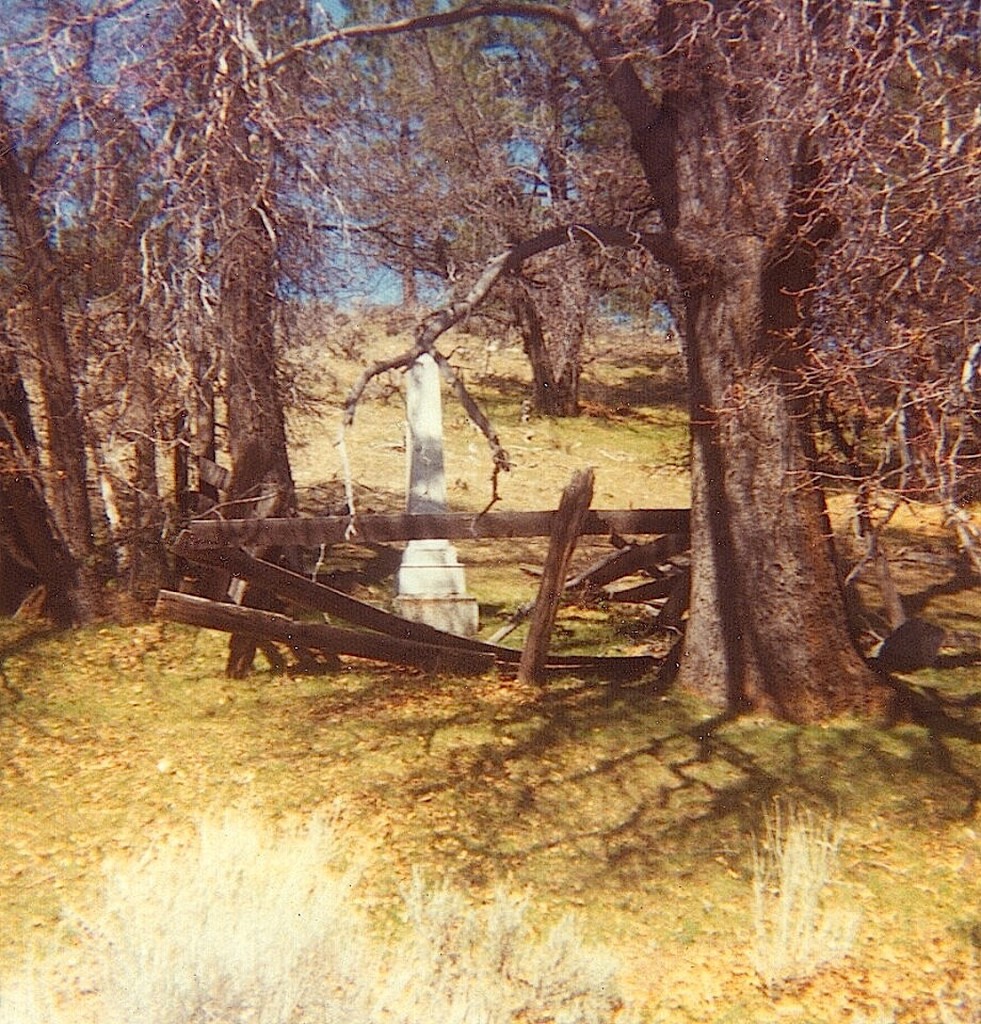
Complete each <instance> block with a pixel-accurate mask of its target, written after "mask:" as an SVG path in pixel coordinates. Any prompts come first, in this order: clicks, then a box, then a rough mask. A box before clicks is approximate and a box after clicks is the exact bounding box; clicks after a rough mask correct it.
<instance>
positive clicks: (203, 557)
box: [177, 538, 652, 676]
mask: <svg viewBox="0 0 981 1024" xmlns="http://www.w3.org/2000/svg"><path fill="white" fill-rule="evenodd" d="M185 546H186V541H182V540H181V538H178V543H177V549H178V554H180V555H182V556H184V557H187V558H189V559H190V560H193V561H196V562H199V563H200V564H202V565H210V566H214V567H216V568H221V569H223V570H225V571H226V572H230V573H232V574H233V575H235V576H239V577H241V578H243V579H247V580H248V581H249V582H250V583H252V584H254V585H255V586H257V587H261V588H262V589H264V590H268V591H270V592H271V593H273V594H276V595H277V596H278V597H281V598H284V599H285V600H286V601H289V602H291V603H293V604H296V605H299V606H300V607H302V608H309V609H311V610H312V611H319V612H325V613H327V614H328V615H333V616H335V617H337V618H339V619H343V620H344V621H346V622H351V623H355V624H356V625H358V626H362V627H364V628H366V629H372V630H377V631H378V632H379V633H384V634H385V635H386V636H391V637H394V638H396V639H399V640H412V641H415V642H417V643H426V644H431V645H434V646H438V647H453V648H455V649H458V650H461V651H472V652H475V653H477V654H484V655H492V656H493V657H494V660H495V661H496V662H497V663H498V664H500V665H505V666H506V665H517V664H518V662H519V661H520V660H521V651H518V650H514V649H513V648H510V647H501V646H499V645H498V644H495V643H487V642H484V641H480V640H473V639H471V638H469V637H462V636H456V635H455V634H453V633H444V632H443V631H442V630H439V629H434V628H433V627H432V626H427V625H425V624H424V623H420V622H409V621H408V620H407V619H403V618H401V616H398V615H392V614H391V613H390V612H386V611H384V610H383V609H381V608H376V607H375V606H374V605H370V604H367V603H365V602H364V601H358V600H357V599H356V598H353V597H351V596H350V595H349V594H344V593H342V592H341V591H339V590H335V589H334V588H333V587H328V586H326V585H324V584H323V583H316V582H314V581H313V580H310V579H307V578H306V577H305V576H300V575H298V574H297V573H294V572H290V571H289V570H288V569H283V568H282V567H281V566H278V565H273V564H272V563H271V562H266V561H263V560H262V559H259V558H255V557H253V556H252V555H249V554H247V553H246V552H245V551H241V550H239V549H237V548H195V547H193V546H191V547H190V548H189V549H188V551H189V553H188V554H186V555H185ZM192 625H193V623H192ZM549 667H550V668H552V669H554V670H556V671H558V670H560V669H562V668H568V669H569V671H588V670H590V668H594V669H596V670H600V669H602V670H604V671H609V672H610V673H611V674H612V675H616V676H623V675H639V674H642V673H643V672H644V671H647V670H648V669H649V668H651V667H652V662H651V661H650V659H646V658H643V657H633V656H626V657H617V656H612V657H602V656H597V657H591V656H588V655H577V654H566V655H555V654H553V655H550V656H549Z"/></svg>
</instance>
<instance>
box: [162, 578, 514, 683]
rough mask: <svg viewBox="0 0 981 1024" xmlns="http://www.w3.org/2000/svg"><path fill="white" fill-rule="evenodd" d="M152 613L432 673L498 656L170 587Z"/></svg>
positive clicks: (467, 670)
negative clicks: (301, 617)
mask: <svg viewBox="0 0 981 1024" xmlns="http://www.w3.org/2000/svg"><path fill="white" fill-rule="evenodd" d="M154 614H155V615H156V616H157V617H158V618H161V619H167V620H169V621H171V622H182V623H184V624H185V625H189V626H200V627H202V628H205V629H217V630H221V631H223V632H226V633H233V634H245V635H248V636H252V637H255V638H256V639H258V640H271V641H275V642H277V643H283V644H287V645H288V646H290V647H294V648H308V649H310V650H317V651H329V652H330V653H332V654H345V655H350V656H351V657H355V658H366V659H368V660H370V661H383V662H388V663H390V664H394V665H405V666H411V667H413V668H421V669H425V670H426V671H428V672H453V673H455V674H458V675H479V674H480V673H482V672H486V671H487V670H488V669H490V668H492V667H493V665H494V656H493V655H492V654H484V653H482V652H480V651H472V650H460V649H459V648H455V647H441V646H437V645H435V644H420V643H416V642H414V641H412V640H399V639H396V638H395V637H388V636H383V635H381V634H379V633H365V632H361V631H360V630H352V629H342V628H340V627H338V626H328V625H327V624H325V623H320V622H296V621H295V620H293V619H290V618H288V617H287V616H285V615H280V614H278V613H277V612H264V611H259V610H257V609H255V608H246V607H243V606H241V605H235V604H227V603H225V602H222V601H209V600H208V599H207V598H204V597H193V596H192V595H190V594H178V593H175V592H174V591H171V590H162V591H160V593H159V595H158V596H157V604H156V608H155V609H154Z"/></svg>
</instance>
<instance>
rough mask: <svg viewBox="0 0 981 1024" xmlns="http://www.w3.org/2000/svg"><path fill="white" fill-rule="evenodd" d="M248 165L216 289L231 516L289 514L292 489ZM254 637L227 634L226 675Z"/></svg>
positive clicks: (269, 247) (243, 593) (270, 262)
mask: <svg viewBox="0 0 981 1024" xmlns="http://www.w3.org/2000/svg"><path fill="white" fill-rule="evenodd" d="M252 177H253V176H252V174H251V172H250V169H249V167H248V166H247V165H244V164H240V165H239V166H237V167H236V168H235V173H234V177H233V181H234V182H235V192H234V196H235V198H234V199H233V200H232V202H231V203H230V204H229V205H230V212H231V213H232V214H233V215H235V214H237V216H235V217H234V219H233V220H232V221H231V223H232V225H234V226H235V227H237V229H238V230H237V231H236V232H235V237H234V238H233V240H232V241H231V242H230V243H229V246H228V250H227V251H226V254H225V256H226V260H227V263H226V265H225V267H224V268H223V273H222V287H221V323H222V330H223V332H224V338H223V355H224V358H225V401H226V407H227V412H228V440H229V451H230V454H231V460H232V483H231V485H230V488H229V493H230V495H231V497H232V498H233V500H234V501H235V502H236V505H235V506H234V511H233V512H232V515H234V516H235V517H236V518H249V517H252V516H254V517H256V518H265V517H268V516H286V515H290V514H292V513H294V512H295V511H296V494H295V489H294V485H293V475H292V471H291V469H290V462H289V454H288V451H287V445H286V421H285V414H284V409H283V397H282V391H281V386H280V376H279V370H278V365H277V359H276V336H275V328H274V307H275V289H276V277H275V268H276V251H275V245H274V242H273V239H272V238H271V236H270V232H269V230H268V229H267V222H264V221H263V218H262V216H261V215H260V212H259V207H260V204H261V199H259V200H258V201H256V202H253V201H252V200H251V197H250V191H249V184H250V182H251V181H252ZM249 552H250V554H253V555H255V556H257V557H260V558H265V559H267V560H269V561H277V560H278V558H279V556H280V553H279V552H276V551H274V550H271V549H269V548H265V547H253V548H251V549H249ZM234 596H235V597H236V598H237V600H238V602H239V603H244V604H255V603H256V602H258V603H259V604H268V595H261V594H255V593H253V594H251V595H250V594H249V593H248V591H247V588H245V587H242V588H241V589H240V592H238V593H236V594H235V595H234ZM255 652H256V641H255V639H254V638H253V637H250V636H244V635H242V636H240V635H233V636H232V638H231V641H230V644H229V656H228V662H227V665H226V672H227V673H228V674H229V675H230V676H233V677H241V676H244V675H246V674H247V673H248V672H249V670H250V669H251V667H252V662H253V658H254V656H255Z"/></svg>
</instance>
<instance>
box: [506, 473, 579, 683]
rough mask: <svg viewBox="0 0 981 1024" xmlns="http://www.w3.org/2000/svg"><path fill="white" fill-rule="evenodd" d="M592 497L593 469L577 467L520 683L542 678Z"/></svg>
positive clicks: (558, 517) (560, 513) (559, 516)
mask: <svg viewBox="0 0 981 1024" xmlns="http://www.w3.org/2000/svg"><path fill="white" fill-rule="evenodd" d="M592 500H593V471H592V469H583V470H578V471H577V472H575V473H574V474H573V476H572V480H571V481H570V482H569V484H568V486H567V487H566V489H565V490H564V491H563V492H562V500H561V501H560V502H559V507H558V510H557V512H556V513H555V522H554V525H553V527H552V536H551V539H550V540H549V543H548V554H547V555H546V556H545V569H544V572H543V573H542V582H541V586H540V587H539V589H538V597H537V599H536V600H535V610H534V611H533V612H532V616H531V624H530V626H529V627H528V638H527V639H526V640H525V646H524V649H523V650H522V652H521V663H520V664H519V666H518V679H519V680H520V681H521V682H523V683H536V684H537V683H541V682H542V681H543V680H544V677H545V672H544V668H545V660H546V657H547V655H548V645H549V641H550V640H551V637H552V627H553V626H554V625H555V615H556V613H557V612H558V610H559V599H560V598H561V596H562V591H563V588H564V586H565V574H566V570H567V569H568V567H569V559H570V558H571V557H572V552H573V551H575V548H576V542H577V541H578V539H579V534H580V533H581V532H582V527H583V522H584V520H585V518H586V513H587V512H588V511H589V504H590V502H591V501H592Z"/></svg>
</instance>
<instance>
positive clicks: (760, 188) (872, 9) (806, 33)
mask: <svg viewBox="0 0 981 1024" xmlns="http://www.w3.org/2000/svg"><path fill="white" fill-rule="evenodd" d="M962 7H963V5H960V4H957V3H953V2H951V3H946V4H945V3H937V4H931V5H919V4H916V3H914V2H912V0H911V2H909V3H897V4H894V5H889V6H888V7H885V6H879V5H842V6H841V7H836V6H835V5H829V4H826V3H810V2H805V3H803V4H799V3H791V2H788V0H755V2H753V3H748V4H738V5H736V4H731V3H728V2H722V0H718V2H716V3H711V4H708V3H707V4H690V3H680V2H670V0H669V2H665V3H662V4H658V5H656V6H649V5H647V4H639V3H638V4H634V3H626V4H623V5H616V6H610V5H606V4H603V5H600V4H586V3H583V4H581V5H572V6H566V5H557V4H550V3H526V2H506V0H499V2H496V0H489V2H481V0H475V2H471V3H468V4H465V5H463V6H462V7H460V8H457V9H454V10H450V11H446V12H441V13H438V14H434V15H430V16H425V17H420V18H410V19H403V20H402V21H393V22H389V23H388V24H385V25H375V26H359V27H352V28H349V29H345V30H343V31H342V32H331V33H328V34H326V35H324V36H322V37H319V38H313V39H310V40H308V41H307V42H305V43H304V44H302V47H301V48H302V49H311V48H319V47H322V46H325V45H328V44H330V43H332V42H335V41H336V40H337V39H338V38H345V39H347V40H349V41H351V40H356V39H359V38H373V37H382V36H386V35H391V34H396V33H400V32H404V31H410V30H418V29H433V28H438V27H449V26H453V25H457V24H460V23H461V22H463V21H466V20H470V19H472V18H477V17H492V16H499V17H500V16H509V17H517V18H526V19H527V18H531V19H546V20H548V21H550V22H552V23H554V24H556V25H561V26H563V27H564V28H565V29H566V30H568V31H569V32H570V33H572V34H573V35H574V36H575V37H576V38H578V39H579V40H580V41H581V43H582V45H583V46H584V47H585V48H586V50H587V51H588V52H589V54H590V55H591V57H592V59H593V61H594V64H595V67H596V69H597V73H598V75H599V76H600V77H601V79H602V80H603V82H604V83H605V85H606V88H607V90H608V92H609V96H610V98H611V100H612V102H613V103H614V104H615V106H616V109H617V110H618V111H619V113H620V116H621V118H622V120H623V123H624V125H625V128H626V130H627V131H628V133H629V136H630V144H631V147H632V149H633V152H634V154H635V156H636V158H637V160H638V161H639V164H640V166H641V168H642V170H643V173H644V176H645V178H646V181H647V185H648V188H649V193H650V197H651V201H652V203H653V205H654V207H655V208H656V210H657V213H658V216H659V231H660V234H661V235H662V236H663V244H662V245H661V246H660V248H661V249H662V250H663V253H670V254H672V255H670V256H665V255H663V254H662V258H664V259H666V260H667V261H668V262H669V263H670V266H671V268H672V270H673V271H674V273H675V275H676V277H677V281H678V290H679V293H680V294H681V295H682V296H683V304H682V307H681V308H680V309H679V310H678V311H677V313H678V319H679V320H680V322H681V324H682V328H683V332H684V341H685V348H686V354H687V361H688V374H689V388H690V394H691V414H692V415H691V420H692V473H693V492H692V541H693V566H692V593H691V613H690V620H689V623H688V628H687V632H686V637H685V642H684V649H683V652H682V655H681V660H680V678H681V680H682V682H683V683H684V684H685V685H687V686H688V687H690V688H691V689H693V690H695V691H696V692H698V693H701V694H702V695H704V696H705V697H707V698H708V699H709V700H711V701H712V702H714V703H715V704H716V705H717V706H719V707H720V708H725V709H729V710H739V709H745V708H756V709H765V710H768V711H771V712H773V713H775V714H777V715H780V716H782V717H785V718H788V719H792V720H798V721H807V720H812V719H815V718H822V717H826V716H828V715H833V714H837V713H843V712H868V711H874V710H876V709H880V708H882V707H883V705H884V704H885V703H886V702H887V700H888V690H887V689H886V688H885V687H883V686H882V685H881V684H880V681H879V680H878V679H877V677H876V676H875V675H874V673H873V672H872V671H871V669H870V668H869V667H868V666H867V665H866V663H865V661H864V659H863V658H862V656H861V654H860V652H859V651H858V650H857V649H856V647H855V645H854V644H853V642H852V639H851V634H850V631H849V625H848V622H847V618H846V614H845V603H844V598H843V593H842V586H841V581H840V579H839V576H838V573H837V570H836V566H835V561H834V553H833V550H832V544H831V535H830V526H829V522H828V517H827V514H826V510H825V506H824V501H823V496H822V493H821V491H820V489H819V487H818V481H817V478H816V473H815V454H816V453H815V445H814V438H813V436H812V435H811V434H810V432H809V430H808V429H807V425H808V422H809V417H810V414H811V412H812V403H813V399H814V395H813V392H812V391H811V390H810V389H809V388H807V387H803V386H801V385H802V381H803V378H804V369H805V367H806V366H807V364H808V359H809V355H810V352H811V351H812V349H813V347H814V345H815V339H813V338H812V336H811V334H810V326H811V320H812V316H811V314H812V303H813V299H814V296H815V294H816V293H815V289H816V288H817V287H818V285H819V284H820V283H821V278H820V275H819V267H820V265H821V260H822V256H823V254H824V252H825V251H826V247H827V246H828V245H829V243H830V242H831V240H832V238H833V237H834V235H835V232H836V228H837V227H838V225H839V224H841V225H847V223H848V221H847V217H844V216H843V215H842V212H841V211H838V210H837V209H836V207H838V206H839V205H845V206H847V203H848V198H849V196H848V190H847V188H846V184H847V182H848V175H849V174H850V173H852V172H853V171H854V168H855V163H854V160H852V159H849V154H848V152H847V151H843V150H842V148H841V145H840V141H839V137H838V128H839V124H838V119H839V117H840V116H843V117H845V118H847V122H848V124H847V131H852V132H856V133H861V132H862V131H863V130H868V128H869V125H870V123H871V122H870V118H871V117H872V115H873V114H874V112H875V111H876V109H877V107H880V106H881V105H882V103H883V102H884V97H885V95H886V93H887V88H888V81H889V76H890V74H891V73H892V72H894V71H895V69H896V67H897V66H898V65H899V64H900V63H902V62H903V61H904V60H905V59H906V54H907V53H908V50H909V47H910V46H911V45H912V44H913V43H914V42H915V41H916V40H917V39H919V38H921V37H923V36H924V35H925V34H927V33H929V32H930V31H931V25H936V24H939V25H942V26H943V29H944V31H943V32H937V33H935V34H934V43H935V45H937V46H946V47H948V48H951V47H953V48H959V49H961V50H964V49H965V41H969V40H970V39H971V38H973V36H972V32H974V31H976V26H973V25H972V24H971V18H972V15H971V13H970V12H966V11H964V10H963V9H962ZM638 55H645V56H653V58H654V59H653V61H652V64H651V65H649V66H647V67H646V68H644V69H643V70H644V72H645V75H646V77H642V74H641V70H642V69H641V68H640V66H639V64H640V62H639V59H638ZM289 59H290V55H289V54H288V53H286V52H284V53H283V54H281V55H280V56H279V57H277V58H274V59H273V61H272V63H273V64H275V63H276V62H277V61H288V60H289ZM970 62H971V66H972V67H974V70H975V72H976V63H977V56H976V53H974V52H973V51H972V52H971V57H970ZM843 82H847V86H844V85H843V84H842V83H843ZM843 91H847V93H848V96H849V98H850V100H851V103H850V104H849V105H848V106H847V109H846V111H845V113H844V115H839V114H838V113H837V110H838V108H839V103H840V97H841V94H842V92H843ZM919 141H920V142H922V141H923V140H919ZM839 161H843V163H839ZM960 173H961V176H962V178H963V176H964V174H965V171H964V166H963V165H962V166H961V168H960Z"/></svg>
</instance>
